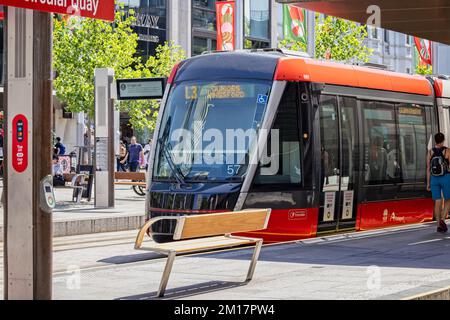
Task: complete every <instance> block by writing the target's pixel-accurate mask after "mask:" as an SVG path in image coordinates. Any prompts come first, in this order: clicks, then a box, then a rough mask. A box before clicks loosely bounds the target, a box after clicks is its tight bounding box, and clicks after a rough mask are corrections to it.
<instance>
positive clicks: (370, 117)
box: [361, 101, 401, 185]
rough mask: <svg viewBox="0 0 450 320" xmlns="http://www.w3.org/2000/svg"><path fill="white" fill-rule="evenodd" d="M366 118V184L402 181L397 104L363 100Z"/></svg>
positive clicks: (364, 117)
mask: <svg viewBox="0 0 450 320" xmlns="http://www.w3.org/2000/svg"><path fill="white" fill-rule="evenodd" d="M361 103H362V105H363V119H364V180H365V182H366V183H367V184H370V185H376V184H391V183H397V182H400V178H401V172H400V165H399V161H398V136H397V130H396V123H395V106H394V104H392V103H383V102H375V101H361Z"/></svg>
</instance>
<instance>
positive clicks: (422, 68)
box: [416, 64, 433, 76]
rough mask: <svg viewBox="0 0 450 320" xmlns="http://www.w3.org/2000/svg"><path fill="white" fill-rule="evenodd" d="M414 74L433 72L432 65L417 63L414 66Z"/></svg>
mask: <svg viewBox="0 0 450 320" xmlns="http://www.w3.org/2000/svg"><path fill="white" fill-rule="evenodd" d="M416 74H421V75H424V76H426V75H430V74H433V67H432V66H430V65H422V64H418V65H417V67H416Z"/></svg>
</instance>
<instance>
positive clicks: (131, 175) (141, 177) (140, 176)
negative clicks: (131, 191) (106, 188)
mask: <svg viewBox="0 0 450 320" xmlns="http://www.w3.org/2000/svg"><path fill="white" fill-rule="evenodd" d="M114 179H116V180H138V181H145V180H146V179H145V172H115V173H114Z"/></svg>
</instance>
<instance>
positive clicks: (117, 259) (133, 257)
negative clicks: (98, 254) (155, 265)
mask: <svg viewBox="0 0 450 320" xmlns="http://www.w3.org/2000/svg"><path fill="white" fill-rule="evenodd" d="M166 257H167V256H165V255H162V254H159V253H156V252H148V253H139V254H129V255H123V256H114V257H108V258H105V259H101V260H98V261H97V262H103V263H108V264H127V263H133V262H140V261H147V260H154V259H160V258H166Z"/></svg>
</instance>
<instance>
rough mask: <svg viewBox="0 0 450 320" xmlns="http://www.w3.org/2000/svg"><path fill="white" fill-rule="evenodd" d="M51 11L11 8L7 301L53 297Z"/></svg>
mask: <svg viewBox="0 0 450 320" xmlns="http://www.w3.org/2000/svg"><path fill="white" fill-rule="evenodd" d="M51 32H52V20H51V15H50V14H48V13H41V12H33V11H31V10H25V9H18V8H12V7H9V8H8V9H7V18H6V35H7V40H6V43H7V45H6V50H7V73H6V75H7V77H6V85H5V96H6V98H5V101H6V103H5V106H6V107H5V111H6V124H5V128H6V130H5V132H6V134H5V138H6V139H5V142H6V146H7V148H6V150H7V152H6V158H5V163H6V166H5V186H4V188H5V210H4V216H5V219H4V225H5V228H4V230H5V244H4V245H5V254H4V256H5V262H4V263H5V278H4V279H5V281H4V283H5V285H4V293H5V299H14V300H16V299H26V300H31V299H51V294H52V281H51V279H52V224H51V223H52V216H51V214H49V213H45V212H44V211H43V210H42V209H41V208H40V205H39V202H40V196H41V192H42V190H41V189H42V188H41V185H40V182H41V179H42V178H44V177H45V176H47V175H49V174H50V173H51V155H52V152H51V150H52V148H51V135H50V133H51V128H52V126H51V124H52V90H51Z"/></svg>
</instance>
